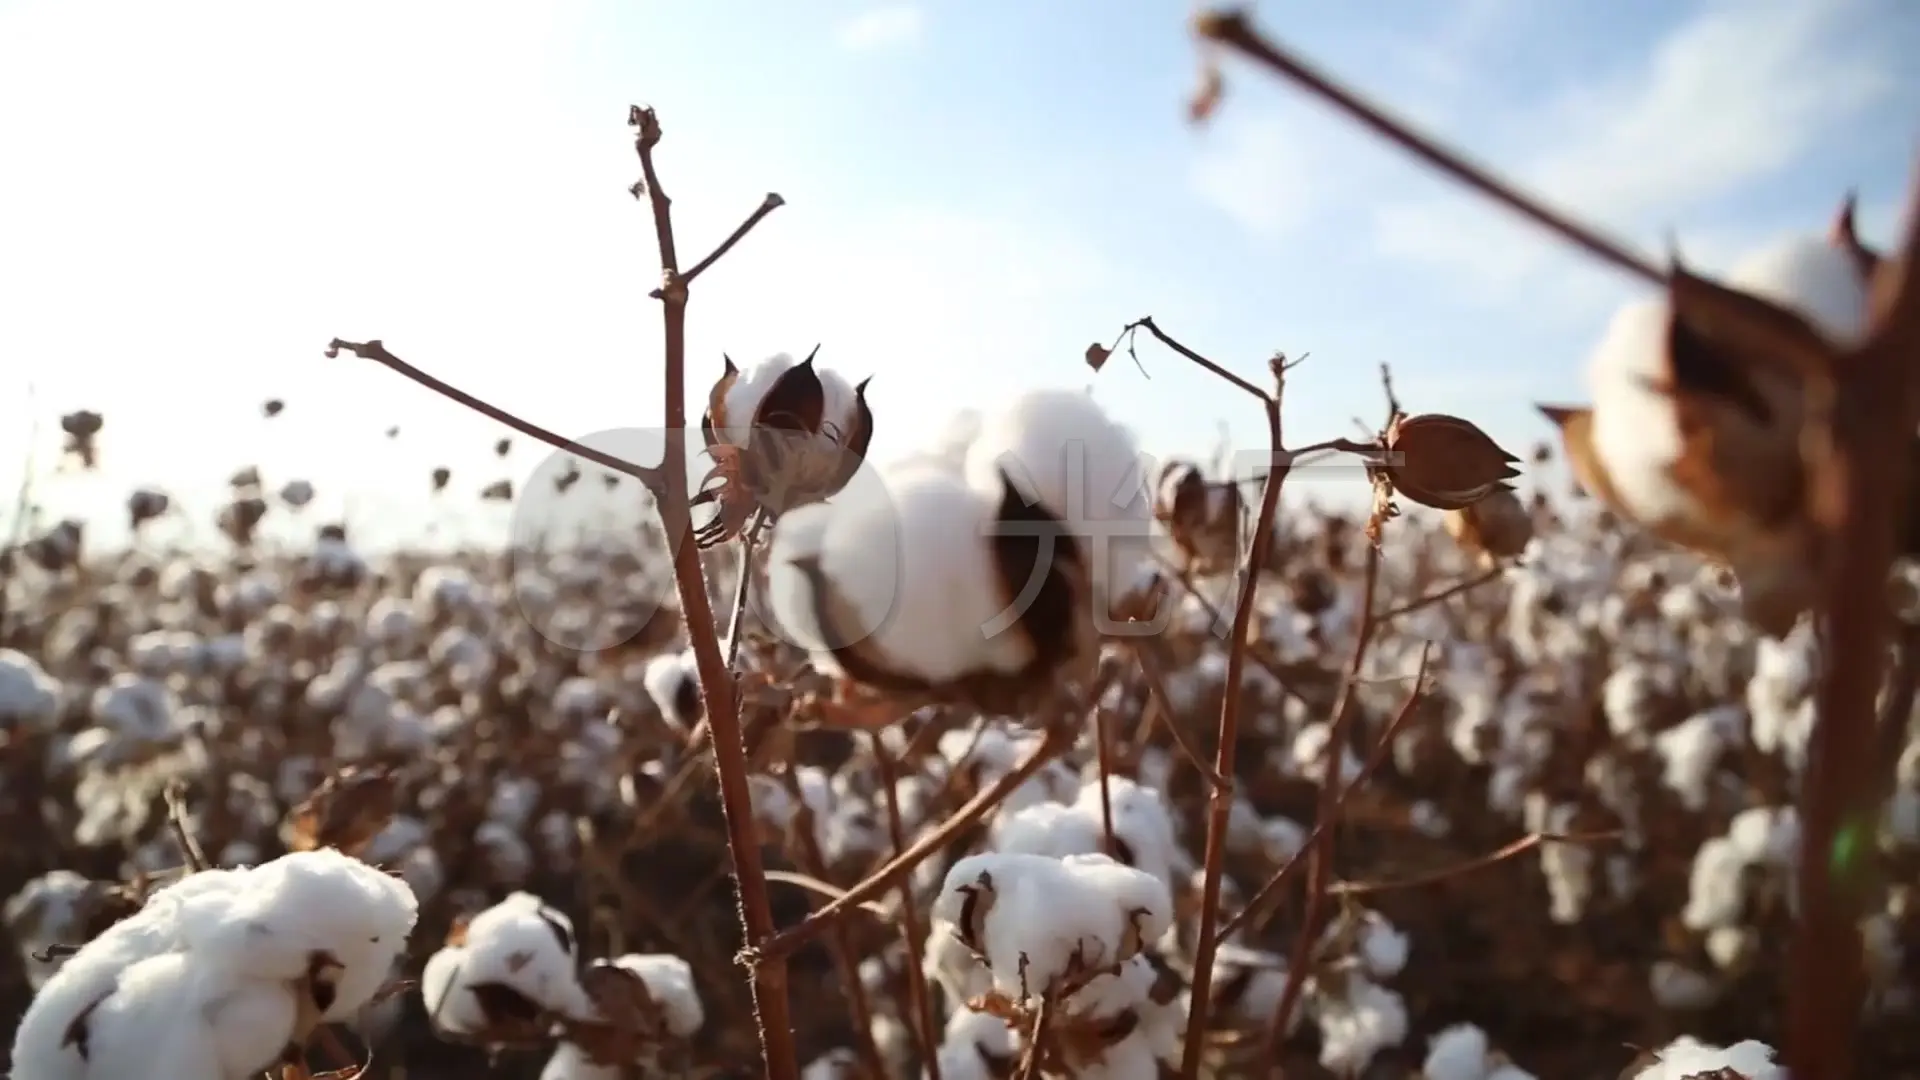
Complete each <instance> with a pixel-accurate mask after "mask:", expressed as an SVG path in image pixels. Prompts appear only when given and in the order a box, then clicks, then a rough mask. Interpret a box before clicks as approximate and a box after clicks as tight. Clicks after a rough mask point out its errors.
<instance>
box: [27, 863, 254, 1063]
mask: <svg viewBox="0 0 1920 1080" xmlns="http://www.w3.org/2000/svg"><path fill="white" fill-rule="evenodd" d="M242 874H243V872H242V871H236V870H207V871H202V872H201V873H198V874H190V875H188V876H187V877H184V878H182V879H180V880H179V881H178V882H175V883H174V884H172V885H169V886H167V887H166V888H163V889H161V890H159V891H158V892H156V893H154V894H153V895H152V896H151V897H149V898H148V900H147V903H146V906H145V907H143V908H141V909H140V910H139V911H137V912H135V913H134V914H133V915H131V916H129V917H128V918H125V919H122V920H121V921H119V922H118V923H115V924H114V925H113V926H111V927H109V928H108V929H107V930H106V932H104V933H102V934H101V935H100V936H99V937H97V938H95V939H94V940H92V941H90V942H88V943H87V944H86V946H84V947H83V948H82V949H81V950H80V951H79V952H78V953H76V954H75V955H73V956H71V957H69V958H68V959H67V962H66V963H65V964H64V965H62V966H61V968H60V970H59V971H57V972H55V973H54V974H53V976H52V977H51V978H49V979H48V980H47V981H46V983H45V984H44V985H43V986H42V987H41V989H40V992H39V993H37V994H35V995H34V998H33V1000H32V1002H30V1003H29V1004H28V1006H27V1011H26V1013H25V1014H24V1015H23V1016H21V1018H20V1024H19V1027H17V1028H16V1029H15V1030H14V1041H13V1061H14V1067H15V1071H16V1073H19V1074H24V1075H22V1080H32V1078H33V1077H35V1076H45V1077H49V1078H51V1077H60V1076H79V1075H80V1074H79V1073H78V1072H63V1071H60V1063H61V1062H66V1063H67V1066H68V1067H70V1068H74V1069H77V1068H78V1067H79V1059H78V1057H77V1055H74V1054H73V1053H72V1051H71V1048H65V1049H63V1046H64V1043H65V1041H66V1033H67V1030H68V1028H69V1026H70V1025H71V1024H72V1023H73V1022H74V1021H75V1019H76V1018H77V1017H79V1016H80V1015H81V1014H82V1013H83V1012H85V1011H86V1010H87V1008H88V1007H89V1006H91V1005H92V1004H93V1003H94V1002H97V1001H99V1000H101V999H102V998H104V997H106V996H107V995H109V994H110V993H112V992H113V989H114V986H115V984H116V983H118V982H119V980H120V977H121V973H122V972H123V971H125V970H126V969H127V968H129V967H131V966H132V965H134V964H137V963H139V962H140V961H143V960H147V959H151V958H153V957H156V956H160V955H162V954H165V953H169V952H172V951H174V950H176V949H178V948H181V947H182V942H183V939H184V936H185V927H186V923H187V912H189V911H190V910H192V909H196V908H197V909H198V910H199V911H201V912H202V913H204V916H203V917H212V918H218V917H219V914H218V911H219V910H220V909H221V908H222V906H223V905H225V904H226V903H228V902H229V901H230V900H231V898H232V897H234V896H236V895H238V893H239V891H240V886H239V884H238V882H239V881H240V880H241V877H242ZM29 1060H31V1061H34V1062H36V1063H37V1064H36V1066H35V1069H36V1071H34V1072H28V1071H27V1067H26V1066H25V1065H23V1062H26V1061H29Z"/></svg>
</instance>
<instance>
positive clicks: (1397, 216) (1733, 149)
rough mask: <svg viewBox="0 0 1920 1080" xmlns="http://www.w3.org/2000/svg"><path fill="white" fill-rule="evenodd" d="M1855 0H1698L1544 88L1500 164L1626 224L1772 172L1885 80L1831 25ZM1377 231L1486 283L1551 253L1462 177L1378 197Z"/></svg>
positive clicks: (1540, 188)
mask: <svg viewBox="0 0 1920 1080" xmlns="http://www.w3.org/2000/svg"><path fill="white" fill-rule="evenodd" d="M1852 7H1853V5H1852V4H1851V3H1849V2H1846V0H1838V2H1834V3H1821V4H1805V3H1797V2H1792V0H1765V2H1761V0H1755V2H1742V3H1731V2H1724V3H1718V4H1713V5H1710V6H1709V7H1708V8H1707V10H1706V12H1705V13H1704V14H1702V15H1699V16H1698V17H1696V18H1694V19H1692V20H1690V21H1688V22H1686V23H1684V24H1682V25H1681V26H1680V27H1679V28H1677V29H1676V30H1675V31H1673V32H1672V33H1671V34H1670V35H1669V36H1668V37H1667V38H1666V39H1665V40H1664V41H1662V42H1661V43H1660V44H1659V46H1658V47H1657V48H1656V49H1655V50H1654V52H1653V54H1652V55H1651V57H1649V58H1648V59H1647V61H1646V62H1645V63H1643V64H1637V65H1635V66H1633V67H1632V68H1630V69H1627V70H1620V71H1616V72H1613V73H1611V74H1608V75H1603V76H1601V77H1600V78H1598V79H1595V80H1591V81H1587V82H1584V83H1583V84H1581V85H1580V86H1578V87H1576V88H1574V89H1572V90H1571V91H1569V92H1568V93H1565V94H1563V95H1560V96H1559V97H1557V98H1555V99H1553V100H1550V101H1548V102H1547V103H1546V104H1545V106H1543V107H1542V108H1541V109H1540V110H1538V112H1537V113H1536V114H1535V115H1533V116H1532V117H1531V118H1530V122H1529V123H1527V124H1526V125H1524V126H1525V127H1527V128H1529V129H1530V130H1531V131H1532V132H1533V136H1532V138H1530V139H1528V140H1525V141H1526V142H1528V143H1530V144H1531V145H1530V146H1529V147H1528V149H1527V151H1526V152H1525V153H1524V154H1523V157H1522V161H1521V163H1520V166H1519V167H1518V168H1515V169H1511V170H1510V171H1512V172H1513V173H1514V174H1516V175H1517V176H1519V177H1521V178H1522V179H1524V180H1525V182H1526V183H1527V184H1528V186H1529V187H1530V188H1531V189H1532V190H1534V191H1536V192H1541V193H1545V194H1546V196H1547V197H1548V198H1549V199H1551V201H1553V202H1554V203H1556V204H1558V205H1560V206H1562V207H1565V208H1568V209H1571V210H1574V211H1576V212H1577V214H1578V215H1579V216H1580V217H1582V218H1584V219H1587V220H1593V221H1598V222H1606V223H1610V224H1612V225H1613V226H1614V227H1616V228H1619V227H1624V228H1627V229H1630V230H1634V231H1636V232H1638V233H1645V232H1647V231H1649V230H1659V229H1662V228H1664V227H1665V226H1666V225H1667V224H1668V223H1669V222H1672V221H1673V220H1675V219H1676V218H1678V217H1679V216H1681V215H1682V214H1684V213H1685V211H1687V210H1688V209H1690V208H1693V207H1698V206H1702V205H1705V204H1708V203H1711V202H1712V201H1714V200H1717V199H1721V198H1724V197H1726V196H1728V195H1731V194H1734V193H1737V192H1739V191H1740V190H1742V189H1743V188H1745V187H1746V186H1747V185H1749V184H1751V183H1754V182H1756V181H1760V180H1763V179H1766V178H1768V177H1770V176H1774V175H1777V174H1779V173H1780V172H1782V171H1783V170H1785V169H1787V168H1789V167H1791V166H1793V165H1794V164H1795V163H1797V162H1800V161H1802V160H1804V159H1805V155H1806V154H1807V153H1808V151H1809V150H1810V149H1812V148H1813V147H1814V146H1815V145H1816V144H1817V143H1818V141H1819V140H1820V139H1822V138H1823V137H1825V136H1827V135H1828V134H1830V133H1831V132H1832V131H1833V130H1834V129H1835V128H1836V127H1837V126H1839V125H1842V124H1844V123H1845V122H1846V121H1848V120H1849V119H1851V118H1852V117H1855V116H1857V115H1858V114H1859V113H1860V112H1861V111H1862V110H1863V109H1865V108H1866V107H1868V106H1870V105H1872V104H1874V103H1875V102H1877V101H1878V100H1880V99H1881V98H1882V97H1883V95H1884V94H1886V93H1887V92H1888V91H1889V90H1891V89H1893V88H1894V87H1895V86H1896V85H1897V84H1896V80H1895V78H1894V76H1893V72H1892V70H1891V69H1890V68H1888V67H1887V66H1886V65H1884V64H1882V63H1880V62H1878V60H1879V58H1878V57H1877V56H1875V55H1874V54H1873V53H1872V51H1871V50H1872V49H1873V48H1874V46H1873V45H1872V44H1871V43H1870V42H1865V43H1863V42H1862V40H1861V39H1860V38H1859V37H1858V36H1857V35H1845V34H1843V31H1844V30H1845V29H1846V28H1847V23H1848V16H1849V15H1850V14H1851V8H1852ZM1374 228H1375V237H1376V241H1377V243H1378V246H1379V248H1380V249H1381V250H1382V251H1383V252H1384V253H1386V254H1389V255H1395V256H1399V257H1402V258H1406V259H1409V260H1411V261H1416V262H1426V263H1432V264H1436V265H1440V266H1443V267H1446V268H1448V269H1449V270H1450V271H1465V272H1467V273H1468V274H1470V275H1471V279H1470V280H1471V281H1472V282H1473V283H1474V284H1475V285H1476V287H1485V288H1490V289H1492V290H1494V291H1504V290H1506V289H1509V288H1512V287H1514V286H1516V285H1518V284H1520V283H1522V282H1527V281H1529V280H1530V279H1533V278H1535V277H1536V276H1537V275H1538V274H1539V273H1540V272H1541V270H1542V268H1543V267H1544V266H1545V265H1547V262H1548V261H1549V260H1552V259H1554V258H1555V256H1556V254H1558V253H1560V249H1558V248H1557V247H1556V242H1555V241H1553V240H1552V239H1551V238H1548V237H1545V236H1544V235H1543V234H1541V233H1540V232H1539V231H1538V230H1536V229H1535V228H1534V227H1533V226H1531V225H1529V224H1526V223H1522V222H1519V221H1517V220H1515V219H1514V218H1512V217H1511V216H1510V215H1508V214H1507V213H1506V212H1504V211H1502V210H1500V209H1498V208H1495V207H1492V206H1490V205H1489V204H1487V203H1486V202H1484V201H1483V200H1480V199H1478V198H1477V197H1476V196H1473V195H1471V194H1469V193H1466V192H1464V191H1458V190H1456V191H1450V192H1448V193H1446V194H1444V195H1435V196H1433V197H1430V198H1425V199H1421V200H1411V201H1400V202H1396V203H1390V204H1388V205H1385V206H1382V207H1380V208H1379V210H1378V211H1377V212H1376V214H1375V219H1374ZM1687 246H1688V247H1691V246H1692V245H1691V244H1688V245H1687Z"/></svg>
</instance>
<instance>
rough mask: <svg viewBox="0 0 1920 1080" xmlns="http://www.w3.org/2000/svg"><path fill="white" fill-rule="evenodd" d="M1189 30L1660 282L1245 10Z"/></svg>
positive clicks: (1633, 258) (1662, 277) (1610, 260)
mask: <svg viewBox="0 0 1920 1080" xmlns="http://www.w3.org/2000/svg"><path fill="white" fill-rule="evenodd" d="M1194 31H1195V32H1196V33H1197V34H1198V35H1199V36H1200V37H1201V38H1202V39H1204V40H1207V41H1211V42H1214V43H1215V44H1218V45H1223V46H1225V47H1227V48H1229V49H1232V50H1234V51H1235V52H1238V53H1240V54H1241V55H1243V56H1246V57H1247V58H1249V59H1251V60H1253V61H1255V62H1256V63H1258V64H1260V65H1261V66H1263V67H1265V68H1267V69H1268V70H1269V71H1272V72H1273V73H1275V74H1277V75H1279V76H1281V77H1282V78H1285V79H1288V80H1290V81H1292V82H1295V83H1298V84H1300V85H1301V86H1303V87H1305V88H1306V89H1308V90H1310V91H1312V92H1313V93H1314V94H1315V95H1317V96H1319V97H1320V98H1322V99H1324V100H1325V101H1326V102H1327V103H1329V104H1331V105H1333V106H1334V107H1335V108H1337V109H1339V110H1340V111H1341V112H1344V113H1346V114H1347V115H1348V116H1349V117H1351V118H1352V119H1354V120H1355V121H1357V122H1359V123H1360V124H1361V125H1362V126H1364V127H1366V128H1368V129H1370V130H1372V131H1373V132H1375V133H1376V134H1378V135H1381V136H1382V137H1384V138H1386V139H1387V140H1388V141H1390V142H1392V143H1394V144H1395V145H1396V146H1399V147H1400V148H1401V149H1403V150H1405V151H1407V152H1408V153H1410V154H1412V155H1414V156H1415V157H1417V158H1420V159H1421V160H1423V161H1425V162H1426V163H1427V164H1429V165H1431V166H1433V167H1434V168H1436V169H1438V170H1440V171H1441V172H1443V173H1446V174H1447V175H1448V176H1451V177H1453V178H1454V179H1455V180H1457V181H1459V182H1460V183H1462V184H1465V185H1466V186H1468V187H1470V188H1472V189H1474V190H1475V191H1478V192H1480V193H1481V194H1482V195H1485V196H1486V197H1487V198H1489V199H1492V200H1493V201H1494V202H1497V203H1499V204H1501V205H1502V206H1505V207H1507V208H1508V209H1509V210H1512V211H1513V212H1514V213H1516V214H1519V215H1520V216H1521V217H1524V218H1526V219H1527V220H1529V221H1532V222H1533V223H1535V224H1537V225H1539V226H1541V227H1542V228H1545V229H1547V230H1548V231H1550V232H1552V233H1554V234H1556V235H1558V236H1560V237H1561V238H1562V239H1564V240H1566V241H1567V242H1568V243H1570V244H1573V245H1574V246H1575V247H1578V248H1580V249H1581V250H1583V251H1585V252H1587V253H1588V254H1589V255H1592V256H1593V257H1594V258H1596V259H1599V260H1600V261H1601V262H1604V263H1606V264H1608V265H1610V266H1614V267H1617V268H1619V269H1620V270H1624V271H1625V272H1627V273H1629V274H1632V275H1634V276H1635V277H1638V278H1641V279H1643V280H1645V281H1648V282H1652V283H1653V284H1656V285H1659V284H1664V283H1665V282H1666V280H1667V275H1666V274H1665V273H1663V272H1661V271H1660V270H1657V269H1655V268H1654V267H1653V265H1652V264H1651V263H1649V262H1648V261H1647V260H1646V258H1645V257H1644V256H1641V255H1638V254H1635V253H1634V252H1632V251H1631V250H1629V249H1628V248H1627V247H1626V245H1624V244H1622V243H1621V242H1620V241H1618V240H1615V239H1612V238H1611V237H1608V236H1606V235H1605V234H1603V233H1601V232H1600V231H1599V230H1597V229H1595V228H1593V227H1591V226H1588V225H1583V224H1580V223H1579V222H1576V221H1573V220H1572V219H1571V218H1569V217H1568V216H1567V215H1565V214H1563V213H1560V212H1558V211H1556V210H1553V209H1550V208H1549V207H1548V206H1547V205H1546V204H1545V203H1543V202H1541V201H1540V200H1539V199H1537V198H1535V197H1533V196H1531V195H1528V194H1525V193H1524V192H1522V191H1520V190H1519V189H1518V188H1517V187H1516V186H1514V185H1513V184H1511V183H1509V182H1507V181H1504V180H1501V179H1500V178H1498V177H1496V176H1495V175H1494V174H1493V172H1492V171H1491V170H1489V169H1488V168H1486V167H1485V166H1482V165H1477V164H1475V163H1473V162H1471V161H1469V160H1467V158H1466V157H1465V156H1464V155H1462V154H1461V153H1459V152H1458V151H1455V150H1452V149H1449V148H1447V147H1445V146H1442V145H1441V144H1440V143H1439V142H1438V141H1436V140H1434V139H1432V138H1429V137H1428V136H1425V135H1422V134H1420V133H1418V132H1416V131H1414V130H1413V129H1412V128H1411V127H1409V126H1408V125H1407V124H1406V123H1404V122H1402V121H1400V120H1396V119H1394V118H1392V117H1390V116H1388V115H1387V114H1386V111H1385V110H1384V109H1382V108H1380V107H1379V106H1378V105H1375V104H1373V103H1371V102H1369V101H1367V100H1366V99H1365V98H1363V97H1361V96H1360V94H1359V93H1358V92H1356V91H1354V90H1350V89H1348V88H1347V87H1345V86H1342V85H1340V83H1339V82H1337V81H1336V80H1335V79H1334V78H1333V77H1332V76H1331V75H1328V74H1327V73H1326V72H1323V71H1321V70H1320V69H1319V68H1317V67H1315V66H1314V65H1312V64H1310V63H1308V62H1307V61H1306V60H1305V59H1303V58H1301V57H1300V56H1299V55H1298V54H1296V53H1293V52H1291V51H1289V50H1287V49H1285V48H1283V47H1282V46H1279V45H1276V44H1274V43H1273V42H1271V41H1269V40H1268V39H1267V38H1265V37H1263V36H1262V35H1261V33H1260V32H1259V31H1258V30H1256V29H1254V27H1253V24H1252V22H1250V21H1249V20H1248V18H1247V14H1246V12H1244V11H1238V10H1233V11H1210V12H1203V13H1202V14H1201V15H1200V16H1199V17H1198V18H1197V19H1196V20H1195V23H1194Z"/></svg>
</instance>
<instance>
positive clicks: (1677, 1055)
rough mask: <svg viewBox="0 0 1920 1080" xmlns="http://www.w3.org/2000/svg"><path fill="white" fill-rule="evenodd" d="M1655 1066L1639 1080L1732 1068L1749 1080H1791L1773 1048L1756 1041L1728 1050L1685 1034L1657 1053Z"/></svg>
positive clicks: (1678, 1079) (1681, 1079)
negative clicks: (1777, 1059) (1775, 1060)
mask: <svg viewBox="0 0 1920 1080" xmlns="http://www.w3.org/2000/svg"><path fill="white" fill-rule="evenodd" d="M1654 1056H1655V1058H1656V1059H1657V1060H1655V1061H1654V1062H1653V1064H1651V1065H1648V1066H1647V1067H1646V1068H1644V1069H1641V1070H1640V1071H1639V1072H1638V1073H1637V1074H1635V1075H1636V1077H1637V1080H1688V1078H1689V1077H1693V1076H1697V1075H1700V1074H1703V1073H1711V1072H1713V1071H1714V1070H1716V1069H1732V1070H1733V1071H1734V1072H1735V1073H1737V1074H1739V1075H1740V1076H1742V1077H1744V1078H1745V1080H1787V1070H1786V1067H1785V1066H1784V1065H1778V1064H1775V1063H1774V1060H1773V1048H1772V1047H1770V1046H1768V1045H1767V1044H1766V1043H1763V1042H1759V1041H1757V1040H1754V1039H1748V1040H1747V1041H1746V1042H1742V1043H1735V1044H1734V1045H1732V1046H1729V1047H1727V1048H1725V1049H1721V1048H1720V1047H1717V1046H1709V1045H1707V1044H1706V1043H1703V1042H1701V1041H1700V1040H1698V1039H1695V1038H1693V1037H1692V1036H1690V1035H1682V1036H1681V1037H1680V1038H1678V1039H1675V1040H1674V1041H1673V1042H1671V1043H1669V1044H1668V1045H1667V1046H1666V1047H1665V1048H1664V1049H1661V1050H1658V1051H1655V1055H1654Z"/></svg>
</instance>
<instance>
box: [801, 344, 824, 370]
mask: <svg viewBox="0 0 1920 1080" xmlns="http://www.w3.org/2000/svg"><path fill="white" fill-rule="evenodd" d="M819 355H820V346H818V345H815V346H814V347H813V351H812V352H810V353H808V354H807V358H806V359H805V360H802V361H800V366H801V367H812V366H813V358H814V357H816V356H819Z"/></svg>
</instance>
